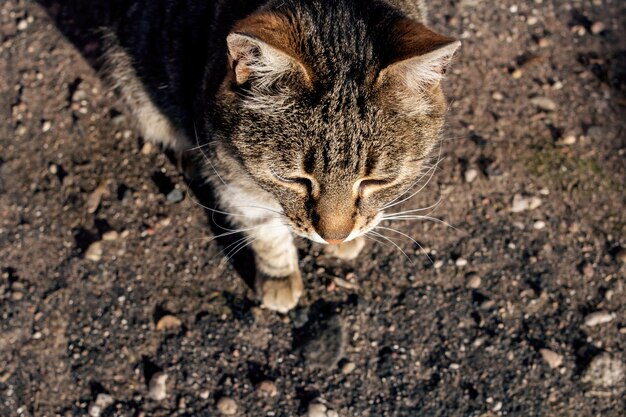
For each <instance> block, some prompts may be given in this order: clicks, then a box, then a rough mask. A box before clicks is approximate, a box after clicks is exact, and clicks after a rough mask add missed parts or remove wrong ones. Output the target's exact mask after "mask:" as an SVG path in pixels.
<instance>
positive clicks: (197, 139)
mask: <svg viewBox="0 0 626 417" xmlns="http://www.w3.org/2000/svg"><path fill="white" fill-rule="evenodd" d="M193 132H194V134H195V135H196V144H197V145H198V146H200V138H198V129H196V122H195V121H193ZM198 150H199V151H200V153H202V156H203V157H204V159H205V161H206V162H208V163H209V165H210V166H211V168H213V171H214V172H215V175H217V178H219V179H220V181H221V182H222V184H224V186H225V187H228V185H226V182H224V179H223V178H222V176H221V175H220V174H219V173H218V172H217V170H216V169H215V167H214V166H213V163H212V162H211V160H210V159H209V157H208V156H207V155H206V153H204V150H203V149H202V148H201V147H200V148H198Z"/></svg>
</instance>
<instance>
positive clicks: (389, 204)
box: [382, 141, 443, 210]
mask: <svg viewBox="0 0 626 417" xmlns="http://www.w3.org/2000/svg"><path fill="white" fill-rule="evenodd" d="M442 149H443V141H440V142H439V154H438V155H437V162H435V164H434V165H433V166H431V167H430V168H428V170H427V171H426V172H425V173H424V174H422V175H421V176H420V177H419V178H418V179H417V180H415V182H413V183H412V184H411V185H410V186H409V188H407V189H406V190H405V191H404V192H403V193H402V194H400V195H399V196H397V197H396V198H394V199H393V200H391V201H390V202H389V203H387V204H386V205H385V206H384V207H383V208H382V210H384V209H387V208H389V207H392V206H393V205H395V204H400V203H402V202H403V201H406V200H408V199H410V198H411V197H413V196H414V195H415V194H417V193H414V194H412V195H411V196H409V197H408V198H406V199H404V200H402V201H400V202H398V203H395V201H397V200H398V199H399V198H401V197H402V196H403V195H405V194H406V193H407V192H409V191H410V190H411V189H412V188H413V187H415V185H416V184H417V183H419V182H420V181H421V180H422V178H424V176H426V175H427V174H428V173H429V172H430V171H431V170H433V174H434V170H436V168H437V166H439V163H440V162H441V161H442V158H441V152H442ZM433 174H431V176H430V178H432V175H433ZM430 178H429V179H428V181H427V183H428V182H430ZM423 188H424V187H422V188H420V190H418V191H417V192H420V191H421V190H422V189H423Z"/></svg>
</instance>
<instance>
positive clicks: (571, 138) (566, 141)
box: [557, 135, 576, 146]
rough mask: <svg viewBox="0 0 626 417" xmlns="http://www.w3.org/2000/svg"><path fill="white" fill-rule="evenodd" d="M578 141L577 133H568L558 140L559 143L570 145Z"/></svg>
mask: <svg viewBox="0 0 626 417" xmlns="http://www.w3.org/2000/svg"><path fill="white" fill-rule="evenodd" d="M575 143H576V135H567V136H565V137H564V138H563V139H561V140H560V141H558V142H557V145H562V146H570V145H573V144H575Z"/></svg>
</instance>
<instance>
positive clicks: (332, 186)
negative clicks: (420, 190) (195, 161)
mask: <svg viewBox="0 0 626 417" xmlns="http://www.w3.org/2000/svg"><path fill="white" fill-rule="evenodd" d="M121 4H122V5H121V6H119V5H118V7H119V9H118V10H117V11H116V13H118V14H117V15H116V23H115V25H112V26H110V27H108V28H104V29H103V36H104V40H105V57H106V64H105V65H104V73H105V76H106V78H107V79H108V80H109V81H110V82H111V83H112V85H113V86H114V87H115V88H116V90H117V91H118V92H119V94H120V96H121V98H122V99H123V101H124V102H125V103H126V104H127V105H128V107H129V108H130V110H131V112H132V113H133V115H134V116H135V118H136V119H137V122H138V124H139V127H140V128H141V131H142V134H143V135H144V137H145V138H146V139H148V140H150V141H153V142H155V143H159V144H161V145H163V146H165V147H167V148H171V149H173V150H175V151H177V152H191V151H190V150H192V149H195V152H202V154H203V156H204V158H205V159H206V161H205V167H204V171H203V175H204V177H205V178H206V180H207V181H209V182H210V184H211V185H212V187H213V189H214V192H215V194H216V196H217V198H218V201H219V204H220V209H221V210H223V211H224V212H227V213H229V216H230V220H231V221H232V223H234V224H235V225H237V226H238V227H239V228H241V230H242V231H243V233H244V234H245V235H246V240H245V241H244V242H245V243H246V244H249V245H250V246H251V248H252V251H253V252H254V256H255V262H256V270H257V280H256V287H257V291H258V293H259V296H260V299H261V302H262V304H263V305H264V306H266V307H267V308H269V309H272V310H276V311H278V312H282V313H285V312H288V311H289V310H290V309H292V308H294V307H295V306H296V305H297V303H298V299H299V298H300V296H301V294H302V292H303V288H304V286H303V282H302V278H301V274H300V271H299V267H298V255H297V251H296V247H295V246H294V235H296V236H301V237H305V238H308V239H310V240H312V241H314V242H318V243H322V244H328V245H331V246H328V252H330V253H332V254H334V255H335V256H338V257H340V258H344V259H352V258H355V257H356V256H357V255H358V253H359V251H360V250H361V249H362V247H363V245H364V243H363V236H364V235H365V234H367V233H368V232H370V231H372V230H373V228H374V227H375V226H376V225H377V224H378V223H379V222H380V221H381V220H382V219H383V215H384V211H385V209H386V208H387V206H389V205H390V204H392V203H393V202H398V200H399V199H401V198H402V197H403V196H404V195H405V194H406V193H407V191H408V190H410V189H411V187H412V186H413V185H414V184H415V183H416V180H417V179H419V178H420V174H421V173H422V172H423V169H422V168H423V162H424V160H425V159H426V158H428V156H429V153H430V151H431V150H432V148H433V145H434V144H435V143H436V142H437V141H438V140H439V138H440V134H441V129H442V125H443V122H444V113H445V110H446V104H445V99H444V96H443V93H442V90H441V86H440V83H441V80H442V79H443V76H444V73H445V71H446V68H447V66H448V64H449V62H450V60H451V58H452V56H453V54H454V52H455V51H456V49H457V48H458V47H459V45H460V42H459V41H457V40H455V39H453V38H450V37H447V36H443V35H440V34H438V33H435V32H434V31H432V30H431V29H429V28H428V27H427V26H426V8H425V6H424V4H423V3H422V2H421V1H412V0H386V1H382V0H269V1H261V0H214V1H201V0H163V1H153V0H134V1H132V2H122V3H121ZM192 151H193V150H192Z"/></svg>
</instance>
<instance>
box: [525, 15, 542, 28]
mask: <svg viewBox="0 0 626 417" xmlns="http://www.w3.org/2000/svg"><path fill="white" fill-rule="evenodd" d="M538 21H539V19H537V17H536V16H530V17H529V18H528V19H526V23H527V24H528V25H529V26H532V25H536V24H537V22H538Z"/></svg>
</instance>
